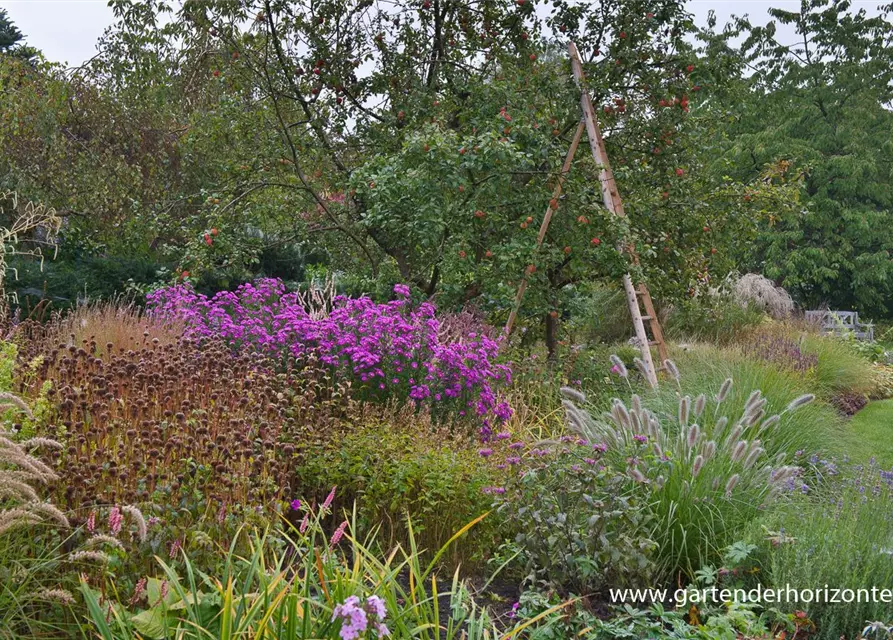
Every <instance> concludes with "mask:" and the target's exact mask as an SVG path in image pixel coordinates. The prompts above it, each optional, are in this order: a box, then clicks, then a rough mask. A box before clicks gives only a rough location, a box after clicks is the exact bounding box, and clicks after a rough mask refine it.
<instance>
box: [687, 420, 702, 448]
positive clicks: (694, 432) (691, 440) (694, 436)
mask: <svg viewBox="0 0 893 640" xmlns="http://www.w3.org/2000/svg"><path fill="white" fill-rule="evenodd" d="M700 437H701V428H700V427H699V426H698V425H696V424H693V425H691V428H690V429H689V430H688V437H687V438H686V444H687V445H688V449H689V451H691V450H692V449H694V448H695V445H696V444H697V443H698V439H699V438H700Z"/></svg>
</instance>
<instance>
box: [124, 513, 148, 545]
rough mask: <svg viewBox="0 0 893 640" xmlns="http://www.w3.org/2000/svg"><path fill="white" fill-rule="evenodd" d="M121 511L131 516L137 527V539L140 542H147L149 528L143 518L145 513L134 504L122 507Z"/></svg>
mask: <svg viewBox="0 0 893 640" xmlns="http://www.w3.org/2000/svg"><path fill="white" fill-rule="evenodd" d="M121 511H122V512H123V513H126V514H127V515H128V516H130V518H131V519H132V520H133V523H134V524H135V525H136V535H137V537H138V538H139V539H140V542H145V541H146V536H147V535H148V528H147V526H146V519H145V518H144V517H143V512H142V511H140V510H139V509H137V508H136V507H135V506H133V505H132V504H128V505H124V506H123V507H121Z"/></svg>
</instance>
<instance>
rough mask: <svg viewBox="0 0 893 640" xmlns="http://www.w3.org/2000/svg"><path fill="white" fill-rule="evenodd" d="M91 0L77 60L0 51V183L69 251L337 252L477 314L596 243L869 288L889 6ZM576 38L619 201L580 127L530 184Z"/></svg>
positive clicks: (240, 263)
mask: <svg viewBox="0 0 893 640" xmlns="http://www.w3.org/2000/svg"><path fill="white" fill-rule="evenodd" d="M112 6H113V8H114V11H115V15H116V17H117V20H118V21H117V23H116V25H115V26H114V27H113V28H112V29H110V30H109V32H108V33H107V34H106V35H105V36H104V37H103V39H102V41H101V42H100V47H99V54H98V55H97V56H96V57H95V58H94V59H92V60H91V61H89V62H88V63H87V64H85V65H84V66H83V67H81V68H79V69H75V70H69V71H65V70H62V69H60V68H58V67H55V66H53V65H48V64H45V63H41V64H40V65H37V66H31V65H27V64H22V63H21V61H19V60H13V59H12V58H10V57H9V56H2V57H0V84H2V86H3V87H4V91H3V92H2V96H0V107H2V108H0V112H2V113H3V114H4V115H3V119H2V122H0V145H2V147H3V148H4V150H5V151H4V154H3V155H2V157H0V185H2V186H3V187H5V188H16V189H18V190H20V191H22V192H23V193H24V194H26V195H27V197H29V198H31V199H34V200H37V201H40V202H46V203H47V204H48V205H51V206H54V207H55V208H56V209H57V210H58V211H59V212H60V214H61V215H63V216H65V217H66V225H65V228H64V231H63V234H64V243H63V249H64V251H63V255H68V256H74V257H77V256H84V255H90V256H96V255H104V256H108V257H109V259H113V258H114V257H115V256H124V255H126V256H128V257H131V258H132V257H140V258H141V259H144V260H145V261H147V262H150V263H151V262H154V263H156V264H157V265H158V274H157V275H156V278H161V279H164V278H180V279H190V280H193V281H196V282H198V283H199V284H200V285H201V286H205V287H211V288H214V287H219V286H230V285H232V284H234V283H236V282H238V281H242V280H245V279H247V278H250V277H252V276H253V275H255V274H258V273H266V274H270V275H280V276H283V277H286V278H287V279H293V280H301V279H303V278H305V277H307V273H308V271H307V270H308V269H310V272H312V273H319V272H320V270H323V271H338V272H340V273H341V274H343V277H342V282H343V283H344V285H345V286H347V287H349V288H355V289H357V290H365V291H379V290H380V291H385V290H387V287H388V286H389V285H391V284H393V283H394V282H396V281H402V282H409V283H411V284H413V285H414V287H415V288H416V290H417V291H418V292H419V294H420V295H424V296H429V297H431V296H435V297H437V298H438V300H439V302H440V304H442V305H446V306H460V305H463V304H467V303H473V304H475V305H477V306H479V307H481V308H483V309H485V310H486V311H487V312H489V313H490V314H491V315H492V316H493V318H494V320H497V321H498V320H499V319H504V317H505V316H506V315H507V314H508V311H509V309H510V307H511V303H512V299H513V296H514V292H515V289H516V286H517V284H518V282H519V280H520V278H521V277H522V276H523V275H524V274H525V273H528V274H529V276H530V282H531V287H530V289H529V292H528V295H527V297H526V298H525V304H524V307H523V309H522V318H526V319H529V320H532V321H535V322H539V321H541V320H542V319H543V318H547V317H552V316H554V315H555V314H556V313H557V314H559V315H560V314H561V313H562V312H563V310H565V309H568V308H569V306H570V305H569V303H570V302H571V300H572V299H573V298H575V297H577V296H579V295H580V291H581V290H583V289H585V287H584V286H583V285H585V284H586V283H589V282H591V281H593V280H597V279H601V278H606V279H616V278H617V277H618V276H619V274H621V273H623V272H625V271H627V270H629V269H631V268H633V267H631V265H629V264H627V261H626V258H625V257H624V256H621V255H619V254H618V253H617V252H616V251H615V249H614V247H615V246H617V245H618V243H633V244H634V245H635V246H636V247H637V249H638V251H639V254H640V255H641V256H642V263H641V267H640V269H641V271H642V276H643V277H644V278H646V279H647V281H648V282H649V284H650V285H651V286H652V288H653V290H654V292H655V293H656V294H657V296H658V297H659V298H660V299H661V300H662V301H664V302H667V303H672V302H673V301H676V300H681V299H684V298H687V297H689V296H692V295H695V294H696V293H697V292H698V291H700V290H702V289H704V288H705V287H707V286H710V285H711V284H712V283H715V282H716V281H717V280H718V279H721V278H722V277H724V276H725V274H726V273H728V272H729V271H731V270H735V269H744V268H758V269H761V270H763V271H764V272H766V274H767V275H769V276H770V277H772V278H774V279H776V280H777V281H779V282H780V283H783V284H785V286H788V287H790V288H792V290H793V291H794V292H795V293H796V294H797V295H798V297H799V299H800V300H801V301H802V302H804V303H805V304H808V305H814V304H817V303H818V302H821V301H823V300H829V301H831V302H832V303H833V304H835V305H837V306H854V307H856V308H859V309H860V310H863V311H870V312H874V313H887V312H888V311H889V310H888V309H887V307H886V302H885V300H886V298H887V293H888V290H887V288H886V287H888V279H889V277H888V275H887V271H888V270H889V268H890V267H889V261H888V260H886V256H887V253H886V252H887V251H888V248H889V247H888V244H889V239H888V238H887V236H886V235H885V234H887V233H888V232H887V231H885V225H883V224H881V220H883V219H884V217H885V216H886V215H887V211H888V207H889V194H887V193H886V191H885V189H887V188H888V187H889V184H888V183H889V180H886V177H887V176H888V172H889V131H890V129H889V127H888V126H887V118H888V117H889V111H887V109H886V108H885V105H888V103H889V96H888V92H889V80H888V75H887V74H889V66H887V67H885V66H884V65H885V64H886V61H887V56H889V51H890V47H889V42H888V38H889V30H888V27H889V22H888V21H887V18H886V14H884V15H882V16H881V17H880V18H868V17H866V16H865V15H862V14H859V13H853V12H851V11H849V10H848V7H847V5H846V4H844V3H834V4H828V3H827V2H826V1H819V0H816V1H814V2H806V3H804V8H803V12H802V13H801V14H787V13H784V12H774V13H773V15H774V16H775V18H776V19H777V20H780V21H794V22H797V24H798V25H800V26H799V27H798V28H800V29H801V33H803V34H805V40H804V42H805V44H804V45H803V51H800V50H799V49H798V48H797V47H796V46H795V47H792V48H785V47H781V46H780V45H778V44H777V43H775V42H774V35H773V34H774V28H773V26H772V25H769V26H767V27H762V28H754V27H751V26H750V25H749V24H748V23H747V22H746V21H743V20H742V21H738V22H737V23H736V24H735V25H734V26H733V27H729V28H728V29H727V30H725V31H724V32H721V33H717V32H716V31H715V30H710V31H708V32H704V33H698V31H697V29H696V28H695V26H694V25H693V23H692V20H691V16H690V15H689V14H688V13H687V12H686V10H685V5H684V3H683V2H677V1H671V0H661V1H658V2H646V1H644V0H609V1H606V2H602V3H597V4H596V3H590V2H583V1H579V2H565V1H559V2H553V3H551V4H548V5H547V4H546V3H544V2H541V1H539V0H537V1H535V2H534V1H532V0H518V1H516V2H511V3H508V2H503V1H498V0H473V1H472V0H423V1H417V0H401V1H400V2H396V3H390V4H388V5H379V4H378V3H372V2H368V1H363V0H357V1H352V2H344V1H343V0H324V1H322V2H312V3H311V2H304V1H301V0H288V1H285V0H245V1H240V2H231V1H224V0H189V1H187V2H184V3H181V4H177V5H170V4H168V3H165V2H160V1H157V0H152V1H150V2H145V3H130V2H125V1H123V0H114V1H113V2H112ZM545 7H548V8H547V9H546V8H545ZM696 36H700V43H699V44H697V45H695V44H693V43H695V42H697V40H696ZM571 40H572V41H574V42H576V43H577V45H578V47H579V49H580V51H581V53H582V54H583V56H584V58H585V61H584V62H585V70H586V74H587V77H588V87H587V90H588V91H589V92H590V93H591V95H592V97H593V100H594V103H595V104H596V105H597V108H598V109H599V114H598V115H599V119H600V121H601V125H602V127H603V129H604V132H605V138H606V142H607V145H608V152H609V155H610V157H611V159H612V163H613V165H614V170H615V173H616V175H617V179H618V184H619V186H620V189H621V194H622V196H623V198H624V202H625V204H626V209H627V213H628V219H626V220H617V219H616V218H613V217H612V216H610V215H608V214H607V212H606V211H605V210H604V208H603V207H602V205H601V198H600V195H599V192H598V189H597V183H596V178H595V176H596V174H597V168H596V167H595V166H594V163H593V162H592V158H591V156H590V154H589V151H588V148H587V146H586V140H585V138H584V140H583V143H582V145H581V147H580V149H579V151H578V153H577V159H576V161H575V164H574V167H573V169H572V171H571V174H570V176H569V178H568V182H567V184H566V185H565V191H564V195H563V196H562V199H561V201H560V202H556V203H553V202H550V200H551V193H552V189H553V187H554V184H555V181H556V179H557V174H558V171H559V168H560V166H561V162H562V160H563V158H564V154H565V153H566V151H567V148H568V145H569V143H570V139H571V136H572V134H573V131H574V129H575V127H576V124H577V122H578V119H579V113H580V112H579V89H578V88H577V87H576V86H575V85H574V83H573V81H572V78H571V74H570V68H569V63H568V59H567V50H566V44H567V42H568V41H571ZM739 42H740V43H743V44H741V45H736V43H739ZM832 56H833V57H835V58H836V59H837V61H836V62H831V61H830V60H831V58H832ZM866 60H867V61H868V62H867V63H866ZM848 61H849V62H848ZM816 114H818V115H816ZM885 154H886V155H885ZM853 175H855V176H860V178H859V179H858V180H853V179H850V177H849V176H853ZM550 206H557V207H558V213H557V215H556V216H555V218H554V220H553V223H552V226H551V227H550V231H549V235H548V236H547V238H546V242H545V244H544V246H543V249H542V250H540V251H539V252H537V251H536V250H535V238H536V234H537V230H538V228H539V224H540V221H541V219H542V216H543V215H544V213H545V211H546V209H547V207H550ZM139 279H140V280H141V281H145V280H146V279H147V278H146V277H145V274H143V275H142V276H141V277H140V278H139Z"/></svg>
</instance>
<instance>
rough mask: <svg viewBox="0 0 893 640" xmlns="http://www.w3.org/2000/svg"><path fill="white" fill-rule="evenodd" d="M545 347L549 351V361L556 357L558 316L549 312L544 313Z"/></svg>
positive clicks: (553, 360)
mask: <svg viewBox="0 0 893 640" xmlns="http://www.w3.org/2000/svg"><path fill="white" fill-rule="evenodd" d="M546 349H547V350H548V351H549V362H555V360H556V359H557V358H558V318H555V317H553V316H552V314H551V313H547V314H546Z"/></svg>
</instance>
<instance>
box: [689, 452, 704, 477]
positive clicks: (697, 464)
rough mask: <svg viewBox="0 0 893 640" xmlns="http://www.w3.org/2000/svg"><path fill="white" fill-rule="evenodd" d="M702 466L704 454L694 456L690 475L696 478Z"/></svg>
mask: <svg viewBox="0 0 893 640" xmlns="http://www.w3.org/2000/svg"><path fill="white" fill-rule="evenodd" d="M703 467H704V456H701V455H699V456H696V457H695V461H694V463H693V464H692V465H691V477H692V478H697V477H698V474H699V473H701V469H702V468H703Z"/></svg>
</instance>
